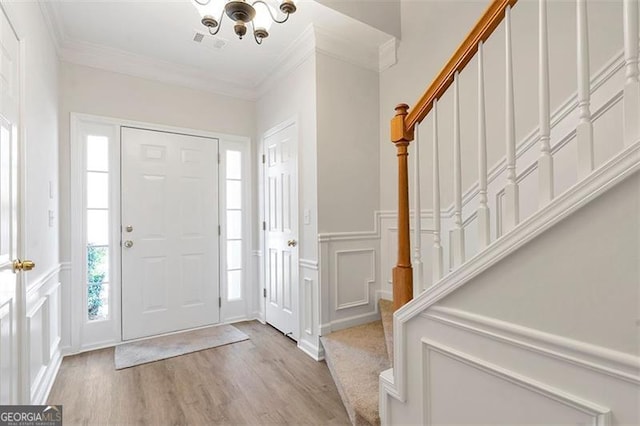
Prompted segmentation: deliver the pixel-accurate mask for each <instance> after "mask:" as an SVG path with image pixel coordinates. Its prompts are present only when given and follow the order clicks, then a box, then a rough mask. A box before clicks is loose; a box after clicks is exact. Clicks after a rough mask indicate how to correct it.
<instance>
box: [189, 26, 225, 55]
mask: <svg viewBox="0 0 640 426" xmlns="http://www.w3.org/2000/svg"><path fill="white" fill-rule="evenodd" d="M193 41H195V42H196V43H199V44H202V45H203V46H204V47H208V48H209V49H213V50H220V49H222V48H223V47H224V46H226V44H227V41H226V40H225V39H223V38H220V37H214V36H210V35H208V34H204V33H201V32H200V31H197V30H196V31H194V32H193Z"/></svg>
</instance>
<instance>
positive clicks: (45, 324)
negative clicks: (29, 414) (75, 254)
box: [23, 265, 63, 404]
mask: <svg viewBox="0 0 640 426" xmlns="http://www.w3.org/2000/svg"><path fill="white" fill-rule="evenodd" d="M62 268H63V266H62V265H61V266H58V267H56V268H54V269H52V270H50V271H49V272H47V273H46V274H44V275H43V276H42V277H41V278H39V279H38V280H37V281H35V282H34V283H32V284H30V285H29V286H28V287H27V291H26V295H27V304H26V321H25V334H26V335H25V346H24V354H25V355H26V356H25V359H26V360H27V362H26V363H25V365H24V367H25V368H24V371H23V374H24V377H23V380H25V383H27V386H26V387H27V390H26V391H27V392H28V393H29V394H28V395H26V397H27V399H28V400H29V401H31V403H32V404H44V402H45V400H46V398H47V395H48V394H49V391H50V390H51V386H52V385H53V381H54V380H55V377H56V374H57V372H58V368H59V367H60V363H61V361H62V356H61V353H60V342H61V331H62V324H61V315H60V307H61V302H62V291H61V283H60V272H61V269H62Z"/></svg>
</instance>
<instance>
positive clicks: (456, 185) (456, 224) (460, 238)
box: [451, 72, 464, 269]
mask: <svg viewBox="0 0 640 426" xmlns="http://www.w3.org/2000/svg"><path fill="white" fill-rule="evenodd" d="M459 76H460V74H459V73H458V72H456V73H455V74H454V77H453V197H454V200H455V212H454V217H453V233H452V240H453V241H452V242H451V244H452V249H453V268H454V269H455V268H457V267H458V266H460V265H462V263H464V228H463V227H462V155H461V149H460V94H459V90H458V80H459Z"/></svg>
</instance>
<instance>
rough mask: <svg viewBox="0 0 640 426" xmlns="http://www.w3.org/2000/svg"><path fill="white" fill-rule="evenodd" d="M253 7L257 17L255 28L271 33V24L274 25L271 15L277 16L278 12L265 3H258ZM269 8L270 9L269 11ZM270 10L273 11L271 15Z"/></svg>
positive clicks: (254, 20)
mask: <svg viewBox="0 0 640 426" xmlns="http://www.w3.org/2000/svg"><path fill="white" fill-rule="evenodd" d="M253 7H254V8H255V9H256V17H255V18H253V25H254V27H255V28H264V29H265V30H267V31H269V29H270V28H271V24H273V19H272V18H271V14H273V16H277V13H278V12H277V11H276V10H275V8H273V7H272V6H271V5H269V6H267V5H266V4H264V3H256V4H255V5H254V6H253ZM267 7H268V8H269V9H267ZM269 10H271V14H269Z"/></svg>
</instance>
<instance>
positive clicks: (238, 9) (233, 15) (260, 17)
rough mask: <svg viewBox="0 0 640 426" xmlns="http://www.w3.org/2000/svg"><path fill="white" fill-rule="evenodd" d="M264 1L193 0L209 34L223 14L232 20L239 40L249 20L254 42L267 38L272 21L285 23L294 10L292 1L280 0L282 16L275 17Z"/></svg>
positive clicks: (214, 30)
mask: <svg viewBox="0 0 640 426" xmlns="http://www.w3.org/2000/svg"><path fill="white" fill-rule="evenodd" d="M268 1H269V0H266V1H263V0H256V1H254V2H252V3H248V2H246V1H245V0H231V1H227V0H193V2H194V3H195V6H196V8H197V9H198V12H200V16H202V25H204V26H205V27H207V28H208V29H209V34H211V35H216V34H218V32H219V31H220V28H221V27H222V18H223V17H224V15H225V14H226V15H227V16H228V17H229V18H230V19H231V20H233V21H234V22H235V25H234V26H233V31H234V32H235V33H236V35H237V36H238V37H240V39H242V37H244V35H245V34H246V33H247V24H249V23H251V27H252V29H253V38H254V39H255V40H256V43H258V44H262V40H263V39H265V38H267V37H269V28H271V24H272V23H273V22H276V23H278V24H282V23H285V22H287V20H288V19H289V15H290V14H292V13H294V12H295V11H296V5H295V3H294V2H293V0H282V1H280V5H279V9H280V11H281V12H282V13H283V14H284V15H285V16H284V17H283V18H280V19H278V13H277V12H276V11H275V8H274V7H273V6H271V5H270V4H269V3H268Z"/></svg>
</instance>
